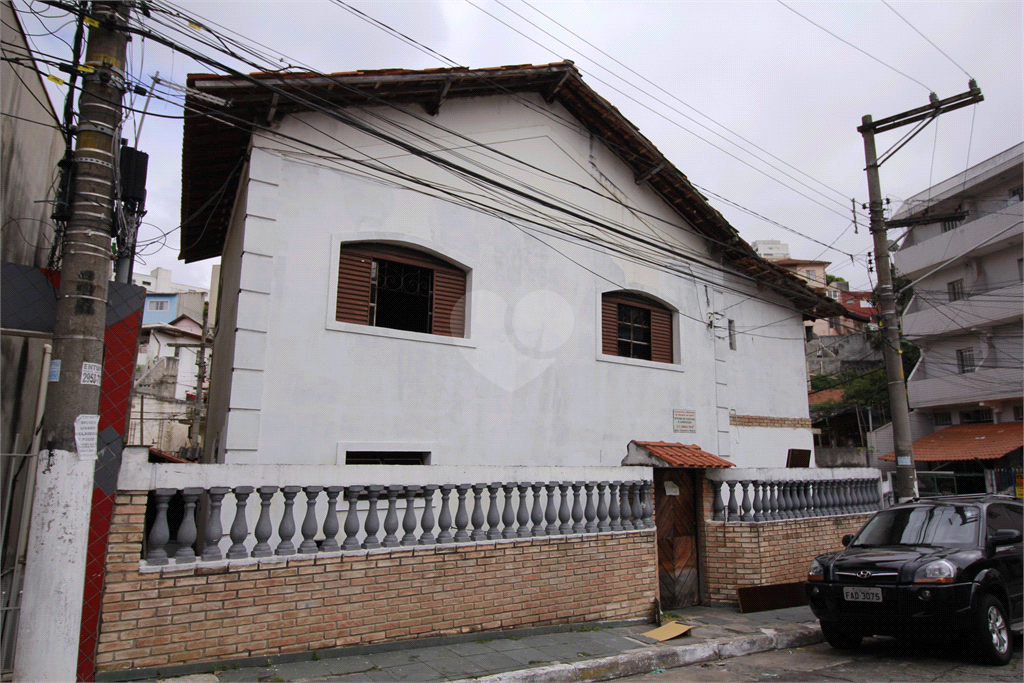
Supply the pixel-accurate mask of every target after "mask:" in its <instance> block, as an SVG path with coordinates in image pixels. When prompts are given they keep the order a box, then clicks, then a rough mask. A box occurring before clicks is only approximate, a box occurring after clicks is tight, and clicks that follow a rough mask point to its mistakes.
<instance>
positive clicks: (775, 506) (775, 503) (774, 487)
mask: <svg viewBox="0 0 1024 683" xmlns="http://www.w3.org/2000/svg"><path fill="white" fill-rule="evenodd" d="M768 486H769V487H770V488H771V495H772V497H771V503H770V505H771V513H772V516H771V519H772V520H773V521H774V520H780V519H782V514H781V513H780V511H779V483H778V482H776V481H770V482H768Z"/></svg>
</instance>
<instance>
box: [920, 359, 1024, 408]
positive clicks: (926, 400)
mask: <svg viewBox="0 0 1024 683" xmlns="http://www.w3.org/2000/svg"><path fill="white" fill-rule="evenodd" d="M1022 393H1024V379H1022V377H1021V373H1020V370H1017V371H1016V372H1012V371H1007V370H1006V369H1002V368H986V367H984V366H982V367H979V368H976V369H975V370H974V372H967V373H964V374H950V375H944V376H942V377H924V378H922V377H921V374H920V373H918V372H915V373H914V374H913V375H911V377H910V380H909V381H908V382H907V400H908V401H909V402H910V407H911V408H927V407H930V406H948V405H956V404H960V403H974V404H977V403H981V402H984V401H994V400H997V399H1004V398H1011V397H1014V396H1016V397H1018V398H1019V397H1020V396H1021V394H1022Z"/></svg>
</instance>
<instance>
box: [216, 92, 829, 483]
mask: <svg viewBox="0 0 1024 683" xmlns="http://www.w3.org/2000/svg"><path fill="white" fill-rule="evenodd" d="M535 104H536V105H537V106H540V107H545V108H548V109H551V108H552V107H549V106H548V105H545V104H543V102H542V100H540V99H539V98H538V99H536V100H535ZM387 113H388V115H389V116H392V117H394V116H395V113H394V112H393V111H388V112H387ZM558 113H560V114H561V115H562V116H563V117H568V114H567V113H566V112H564V110H559V112H558ZM303 116H305V117H307V121H308V122H309V123H312V124H313V125H314V126H316V127H317V128H319V129H321V130H323V131H324V132H326V133H328V134H329V135H330V136H331V137H333V138H335V139H334V140H332V139H330V138H327V137H319V136H317V138H316V139H315V140H314V141H315V142H316V143H317V144H321V145H323V146H325V147H329V148H335V149H339V150H344V152H345V153H346V154H349V155H351V154H352V149H351V148H355V149H356V150H357V151H358V152H365V153H366V154H368V155H370V156H373V157H375V158H384V160H385V161H386V162H387V163H388V164H390V165H391V166H393V167H396V168H400V169H402V170H403V171H406V172H409V173H412V174H415V175H416V176H418V177H422V178H427V179H431V180H435V181H440V182H444V183H446V184H449V185H455V186H462V183H461V181H459V180H457V179H455V178H453V177H452V176H450V175H448V174H447V173H445V172H442V171H440V170H438V169H437V168H436V167H434V166H432V165H430V164H428V163H427V162H425V161H423V160H420V159H412V158H409V157H408V156H407V155H403V154H400V153H398V152H396V151H395V150H393V149H387V148H385V147H383V146H381V145H379V144H378V143H376V142H375V141H372V140H369V139H367V138H366V137H365V136H361V135H359V134H356V133H354V132H353V131H351V130H349V129H346V128H344V127H342V126H341V125H340V124H338V123H336V122H333V121H329V120H326V119H325V118H323V117H320V116H317V115H303ZM435 120H436V121H437V122H438V123H440V124H441V125H444V126H446V127H448V128H450V129H454V130H458V131H460V132H462V133H465V134H466V135H470V136H472V137H473V138H474V139H477V140H482V141H484V142H487V143H489V144H492V145H494V146H495V147H498V148H500V149H501V150H502V151H504V152H507V153H509V154H511V155H514V156H515V157H517V158H520V159H524V160H526V161H528V162H529V163H531V164H534V165H536V166H540V167H543V168H545V169H548V170H550V171H551V172H553V173H555V174H558V175H559V176H563V177H565V178H570V179H571V180H573V181H574V182H576V183H580V184H582V185H585V186H586V187H589V188H591V189H593V190H594V191H596V192H597V193H600V194H601V195H603V197H602V196H597V195H595V194H593V193H589V192H584V191H582V190H579V189H574V188H573V187H572V186H571V185H567V184H566V183H565V182H563V181H559V180H555V179H552V178H550V177H547V176H544V175H543V174H541V173H539V172H537V171H535V170H526V169H523V168H522V167H517V166H514V165H512V164H510V163H508V162H507V161H500V160H498V159H496V158H495V157H493V156H489V157H486V162H487V164H488V165H490V166H493V167H499V166H500V167H501V168H502V170H503V171H505V172H507V173H511V174H513V175H515V176H517V177H519V178H522V179H523V180H524V181H526V182H528V183H529V184H530V185H531V186H532V187H533V188H534V189H532V190H531V191H532V192H538V191H548V192H551V193H552V194H553V195H554V196H556V197H564V198H566V199H567V200H568V201H571V202H572V203H573V204H575V205H577V209H583V210H589V211H593V212H596V213H598V214H600V215H602V216H604V217H606V218H607V219H608V220H612V221H616V222H618V223H622V224H626V225H627V226H630V227H631V228H632V229H634V230H636V231H637V232H638V233H640V234H643V235H644V236H645V237H647V238H649V239H657V240H664V241H666V242H668V243H669V244H671V245H673V247H674V248H676V249H679V250H681V251H685V252H687V253H689V254H691V255H694V256H697V257H699V258H701V259H702V260H703V261H704V262H705V263H706V264H708V265H715V264H714V261H712V260H711V259H710V258H709V257H708V250H707V245H706V244H705V242H704V240H703V238H700V237H699V236H697V235H695V234H694V233H692V232H689V231H684V230H681V229H679V228H675V227H672V226H671V225H668V224H667V223H661V222H659V221H657V220H655V219H652V218H650V217H648V216H644V215H642V214H639V213H634V212H631V211H629V210H627V209H626V208H624V207H622V206H620V205H618V204H617V203H615V202H613V201H610V200H609V199H606V198H604V197H608V196H609V195H610V194H613V195H614V196H616V197H617V198H618V199H620V200H622V201H625V202H627V203H628V204H629V205H631V206H632V207H636V208H637V209H639V210H641V211H644V212H648V213H650V214H654V215H656V216H660V217H662V218H663V219H664V220H665V221H668V222H671V223H674V224H680V223H681V219H680V218H679V217H678V216H676V215H675V214H674V213H672V212H671V211H670V210H669V209H668V208H667V207H666V206H665V205H664V204H663V202H662V201H661V200H660V199H659V198H658V197H657V196H656V195H655V194H654V193H653V192H652V191H651V190H650V189H649V188H648V187H646V186H637V185H636V184H635V182H634V178H633V175H632V173H631V172H630V171H629V170H628V169H627V168H626V167H625V166H624V165H623V164H621V163H620V162H619V161H618V160H617V159H616V158H615V157H614V156H613V155H612V154H611V153H610V152H609V151H608V150H606V149H605V148H604V147H603V146H602V145H600V144H598V143H593V142H592V141H591V140H590V138H589V136H587V135H585V134H580V133H579V132H578V131H575V130H572V129H569V128H566V127H564V126H562V125H560V124H553V123H552V121H551V120H550V119H548V118H546V117H544V116H542V115H541V114H538V113H536V112H533V111H531V110H528V109H525V108H523V107H522V106H521V105H519V104H515V103H510V102H506V101H505V100H503V99H502V98H480V99H473V100H454V101H452V102H450V103H446V104H445V106H444V107H443V108H442V110H441V114H440V116H439V117H436V119H435ZM405 122H406V123H409V124H410V125H416V126H418V127H420V128H425V126H424V124H423V123H421V122H416V121H414V120H411V119H406V120H405ZM281 130H282V132H284V133H287V134H289V135H294V136H306V137H309V136H310V135H311V134H310V130H311V129H310V128H309V127H308V126H306V125H304V124H301V123H298V122H296V121H294V120H293V119H286V120H285V121H284V122H282V124H281ZM339 141H340V142H339ZM439 142H440V143H441V144H442V145H448V146H451V147H455V146H456V142H457V141H455V140H440V141H439ZM342 143H343V144H344V146H343V144H342ZM461 145H462V146H463V147H464V146H465V142H464V141H462V142H461ZM275 147H276V148H277V149H275ZM462 151H463V152H464V153H465V154H467V155H470V156H474V157H479V156H480V153H479V152H478V151H473V150H462ZM462 163H466V162H465V161H463V162H462ZM694 171H695V172H697V174H698V175H699V169H694ZM244 190H245V191H244V192H243V193H241V194H240V199H239V201H238V202H237V203H236V215H235V219H234V221H233V223H232V227H231V233H230V234H229V236H228V240H227V245H226V247H225V254H224V258H223V264H224V265H223V269H222V275H221V278H222V297H223V303H222V306H221V312H220V325H219V326H218V339H217V344H216V346H215V349H214V361H213V363H214V370H213V381H214V383H215V384H214V388H213V394H212V396H211V403H210V412H211V417H210V426H209V431H208V444H210V447H211V448H213V444H217V446H216V448H217V449H218V453H219V454H220V455H219V457H218V459H219V460H220V461H223V462H229V463H232V462H233V463H294V464H300V463H306V464H335V463H344V459H345V451H346V450H402V451H429V452H430V453H431V460H430V462H431V464H435V465H468V464H488V465H493V464H515V465H555V464H557V465H571V466H576V465H617V464H619V462H620V461H621V460H622V458H623V456H624V455H625V453H626V444H627V443H628V442H629V441H630V440H632V439H638V440H654V441H657V440H665V441H681V442H684V443H696V444H698V445H700V446H701V447H702V448H703V449H705V450H707V451H709V452H712V453H716V454H720V455H723V456H726V457H730V458H731V459H732V460H733V461H734V462H736V463H737V464H738V465H743V466H754V465H758V466H769V467H770V466H783V465H784V464H785V459H786V451H787V449H789V448H807V449H810V448H812V438H811V434H810V430H809V429H767V428H746V427H730V426H729V413H730V412H734V413H736V414H740V415H764V416H772V417H786V418H806V417H807V416H808V408H807V399H806V389H805V387H806V370H805V365H804V352H803V323H802V321H801V319H800V315H799V314H798V313H796V312H795V311H794V310H793V309H792V307H791V306H790V305H789V304H788V303H787V302H785V301H784V300H782V299H781V298H779V297H777V296H775V295H774V294H772V293H771V292H770V291H767V290H766V291H765V292H758V290H757V289H756V287H755V286H753V285H752V284H751V283H748V282H745V281H743V280H741V279H739V278H736V277H733V276H730V275H723V274H722V273H721V272H718V271H716V270H715V269H714V268H711V267H708V266H706V265H701V264H699V263H697V264H694V263H688V262H681V263H682V266H681V267H680V268H679V272H674V273H669V272H666V271H664V270H659V269H654V268H651V267H649V266H646V265H640V264H637V263H635V262H633V261H631V260H627V259H624V258H620V257H616V256H613V255H611V254H610V253H608V252H607V251H604V250H601V251H598V250H594V249H592V248H587V247H586V246H581V245H580V244H578V243H576V242H569V241H560V240H557V239H555V238H554V237H553V236H552V235H551V234H550V233H543V232H542V233H540V234H539V235H537V236H534V235H533V234H528V233H527V232H525V231H524V230H521V229H518V228H517V227H516V226H514V225H512V224H510V223H508V222H506V221H503V220H499V219H496V218H494V217H491V216H488V215H485V214H483V213H480V212H477V211H473V210H471V209H468V208H463V207H460V206H456V205H454V204H452V203H449V202H446V201H443V200H441V199H437V198H433V197H428V196H425V195H424V194H422V193H417V192H412V191H409V190H405V189H398V188H395V187H393V186H390V185H387V184H383V183H381V182H378V181H377V180H375V179H367V178H364V177H358V176H357V175H355V174H353V173H352V172H349V171H347V170H344V169H339V168H328V167H326V166H325V165H324V163H323V162H322V161H320V160H319V159H312V158H306V157H303V156H302V155H299V154H297V153H296V152H295V151H294V150H293V149H292V146H291V145H288V146H283V145H282V146H279V145H276V144H275V143H273V142H272V141H269V140H265V139H258V140H256V141H255V143H254V148H253V150H252V155H251V160H250V166H249V180H248V182H247V183H246V184H245V186H244ZM243 218H244V220H243ZM545 220H546V221H548V222H550V224H552V225H556V224H555V223H554V222H553V221H551V220H550V219H545ZM558 227H560V228H565V227H566V226H565V225H558ZM569 227H570V229H573V230H577V231H593V230H594V228H592V227H588V226H581V225H572V226H569ZM538 238H539V239H538ZM613 239H615V240H616V241H617V242H620V243H623V240H622V239H621V238H613ZM352 240H378V241H390V242H395V243H400V244H404V245H406V246H411V247H414V248H418V249H421V250H424V251H428V252H432V253H435V254H438V255H440V256H442V257H444V258H446V259H447V260H449V261H452V262H454V263H456V264H458V265H460V266H462V267H464V268H465V269H466V270H467V271H468V274H469V277H468V305H467V331H466V338H465V339H450V338H445V337H439V336H434V335H426V334H419V333H410V332H400V331H394V330H386V329H380V328H370V327H366V326H360V325H351V324H346V323H338V322H336V321H335V320H334V308H335V291H336V284H337V282H336V281H337V270H338V253H339V245H340V244H341V243H342V242H343V241H352ZM541 240H543V241H541ZM556 249H557V251H556ZM715 267H717V266H715ZM688 272H689V273H695V274H696V275H697V276H698V278H700V279H695V278H693V277H691V275H689V274H688ZM680 273H683V274H680ZM704 280H706V281H707V282H705V281H704ZM619 289H631V290H636V291H639V292H643V293H646V294H648V295H650V296H652V297H655V298H657V299H659V300H660V301H662V302H664V303H665V304H666V305H668V306H669V307H671V308H672V309H674V310H675V311H676V314H675V315H674V319H673V325H674V336H675V339H676V345H677V353H676V363H674V364H671V365H667V364H661V363H651V362H645V361H636V360H627V359H620V358H617V357H608V356H603V355H602V354H601V352H600V349H601V340H600V300H601V294H602V292H606V291H615V290H619ZM229 300H231V301H232V303H230V304H229ZM709 319H711V320H712V321H714V322H715V325H716V328H715V329H711V328H710V327H709V325H708V321H709ZM729 319H732V320H735V322H736V328H737V331H738V332H739V334H738V336H737V349H736V350H731V349H730V348H729V343H728V338H727V332H726V327H727V321H728V320H729ZM716 338H717V342H716ZM228 383H229V384H228ZM674 409H688V410H695V411H696V414H697V431H696V433H674V432H673V421H672V411H673V410H674Z"/></svg>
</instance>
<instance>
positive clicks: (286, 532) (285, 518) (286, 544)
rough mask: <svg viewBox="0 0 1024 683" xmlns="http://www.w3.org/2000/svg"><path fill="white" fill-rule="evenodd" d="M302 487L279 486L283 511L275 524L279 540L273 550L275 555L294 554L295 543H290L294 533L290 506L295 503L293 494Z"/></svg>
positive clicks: (295, 494)
mask: <svg viewBox="0 0 1024 683" xmlns="http://www.w3.org/2000/svg"><path fill="white" fill-rule="evenodd" d="M301 490H302V488H301V487H299V486H284V487H282V488H281V495H283V496H284V513H283V514H282V515H281V523H280V524H278V526H277V534H278V536H280V537H281V542H280V543H278V544H277V548H276V549H275V550H274V554H275V555H294V554H295V544H294V543H292V536H294V535H295V520H294V519H293V518H292V507H293V506H294V505H295V496H297V495H298V494H299V491H301Z"/></svg>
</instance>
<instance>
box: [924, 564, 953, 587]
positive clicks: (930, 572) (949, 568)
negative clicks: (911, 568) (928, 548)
mask: <svg viewBox="0 0 1024 683" xmlns="http://www.w3.org/2000/svg"><path fill="white" fill-rule="evenodd" d="M954 578H956V567H955V566H954V565H953V563H952V562H950V561H949V560H935V561H934V562H929V563H928V564H926V565H923V566H921V567H919V568H918V570H917V572H916V573H915V574H914V583H953V579H954Z"/></svg>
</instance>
